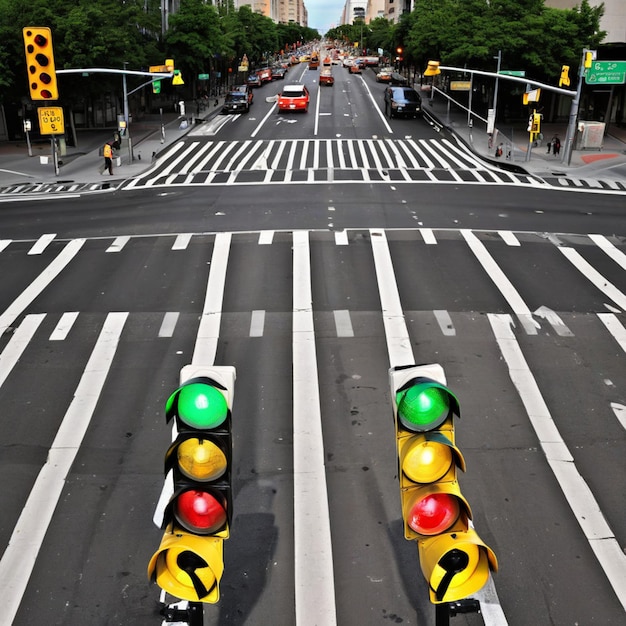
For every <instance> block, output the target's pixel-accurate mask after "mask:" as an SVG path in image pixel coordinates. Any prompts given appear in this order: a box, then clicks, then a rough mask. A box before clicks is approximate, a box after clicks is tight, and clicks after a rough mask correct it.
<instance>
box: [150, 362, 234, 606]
mask: <svg viewBox="0 0 626 626" xmlns="http://www.w3.org/2000/svg"><path fill="white" fill-rule="evenodd" d="M181 381H182V382H181V385H180V387H178V389H176V390H175V391H174V392H173V393H172V394H171V395H170V397H169V398H168V400H167V403H166V405H165V416H166V421H168V422H169V421H170V420H175V427H176V428H175V433H176V436H175V437H174V440H173V442H172V444H171V445H170V447H169V448H168V450H167V452H166V453H165V472H166V474H168V475H169V473H170V472H171V478H172V481H173V486H174V492H173V495H172V497H171V498H170V500H169V503H168V504H167V506H166V507H165V512H164V515H163V521H162V527H163V528H164V529H165V534H164V535H163V539H162V541H161V545H160V546H159V549H158V550H157V551H156V552H155V554H154V555H153V556H152V558H151V559H150V563H149V565H148V577H149V578H150V579H151V580H153V581H155V582H156V583H157V584H158V585H159V587H161V588H162V589H164V590H165V591H167V592H168V593H169V594H171V595H173V596H175V597H177V598H180V599H181V600H189V601H192V602H207V603H215V602H217V601H218V600H219V582H220V579H221V577H222V574H223V571H224V557H223V542H224V539H228V536H229V528H230V523H231V520H232V485H231V480H232V468H231V462H232V459H231V457H232V435H231V426H232V424H231V422H232V403H233V396H234V383H235V368H234V367H230V366H213V367H195V366H191V365H189V366H186V367H185V368H183V369H182V371H181Z"/></svg>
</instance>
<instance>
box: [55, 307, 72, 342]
mask: <svg viewBox="0 0 626 626" xmlns="http://www.w3.org/2000/svg"><path fill="white" fill-rule="evenodd" d="M77 319H78V311H68V312H66V313H63V315H61V319H60V320H59V323H58V324H57V325H56V328H55V329H54V330H53V331H52V334H51V335H50V341H63V340H64V339H65V338H66V337H67V336H68V334H69V332H70V330H72V327H73V326H74V322H75V321H76V320H77Z"/></svg>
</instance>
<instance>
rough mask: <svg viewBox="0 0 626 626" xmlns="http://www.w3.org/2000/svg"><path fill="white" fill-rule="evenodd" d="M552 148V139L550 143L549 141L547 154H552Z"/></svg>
mask: <svg viewBox="0 0 626 626" xmlns="http://www.w3.org/2000/svg"><path fill="white" fill-rule="evenodd" d="M551 148H552V139H550V141H548V152H547V154H550V149H551Z"/></svg>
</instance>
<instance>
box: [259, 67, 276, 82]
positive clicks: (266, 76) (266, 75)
mask: <svg viewBox="0 0 626 626" xmlns="http://www.w3.org/2000/svg"><path fill="white" fill-rule="evenodd" d="M256 73H257V76H258V77H259V78H260V79H261V84H263V83H269V82H271V81H272V68H270V67H262V68H261V69H260V70H257V72H256Z"/></svg>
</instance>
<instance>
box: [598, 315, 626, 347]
mask: <svg viewBox="0 0 626 626" xmlns="http://www.w3.org/2000/svg"><path fill="white" fill-rule="evenodd" d="M598 318H599V319H600V321H601V322H602V323H603V324H604V325H605V326H606V329H607V330H608V331H609V332H610V333H611V335H613V338H614V339H615V341H617V343H618V344H619V347H620V348H621V349H622V351H623V352H626V329H624V327H623V326H622V324H620V321H619V320H618V319H617V316H616V315H615V314H614V313H598Z"/></svg>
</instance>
